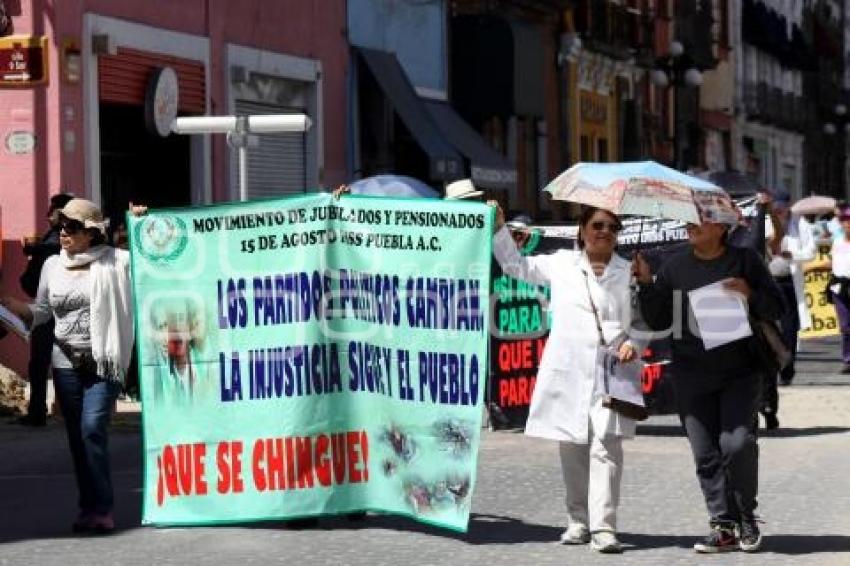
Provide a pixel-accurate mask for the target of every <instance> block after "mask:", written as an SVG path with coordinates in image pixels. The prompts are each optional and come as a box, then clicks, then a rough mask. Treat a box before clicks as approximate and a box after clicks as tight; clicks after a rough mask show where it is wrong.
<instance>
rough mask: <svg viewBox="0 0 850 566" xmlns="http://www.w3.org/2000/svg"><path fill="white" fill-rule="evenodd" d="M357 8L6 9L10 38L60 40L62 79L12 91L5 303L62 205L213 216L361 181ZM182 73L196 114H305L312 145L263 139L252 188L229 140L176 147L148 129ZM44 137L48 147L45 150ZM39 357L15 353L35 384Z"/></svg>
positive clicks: (159, 3) (177, 142)
mask: <svg viewBox="0 0 850 566" xmlns="http://www.w3.org/2000/svg"><path fill="white" fill-rule="evenodd" d="M345 5H346V4H345V1H344V0H322V2H304V1H302V0H279V1H276V2H267V1H263V0H240V1H239V2H232V1H229V0H181V1H180V2H173V1H170V0H148V1H145V2H138V1H136V0H62V1H61V2H55V1H53V2H49V1H46V0H0V15H2V14H3V12H5V14H6V15H7V16H8V17H9V18H10V21H11V26H10V27H9V28H7V29H6V31H5V32H3V31H2V30H0V34H4V33H5V35H7V36H8V37H5V38H4V37H0V40H3V39H7V40H8V39H10V38H12V39H14V38H17V37H19V36H22V37H25V36H30V37H36V38H39V37H45V38H46V39H47V46H48V48H47V67H46V74H47V77H46V78H47V80H46V82H45V83H43V84H40V85H29V86H26V85H21V86H13V87H3V88H0V142H2V147H0V207H2V208H0V210H2V225H0V229H2V246H3V247H2V264H0V267H1V268H2V272H0V273H1V274H2V279H0V295H7V294H14V295H18V296H21V290H20V286H19V285H18V276H19V275H20V273H21V272H22V270H23V268H24V265H25V261H26V258H25V257H24V256H23V254H22V252H21V245H20V239H21V237H23V236H29V235H33V234H37V233H41V232H43V231H44V229H45V226H46V223H45V214H46V211H47V203H48V200H49V197H50V195H52V194H54V193H56V192H59V191H71V192H73V193H75V194H77V195H80V196H84V197H86V198H89V199H91V200H94V201H96V202H99V203H100V204H101V205H102V206H103V207H104V210H105V211H106V212H107V213H108V214H109V215H110V216H111V217H112V219H113V223H115V222H120V221H122V220H123V218H122V214H123V210H125V209H126V207H127V203H128V201H135V202H144V203H148V204H151V205H153V206H175V205H188V204H203V203H210V202H217V201H225V200H237V199H238V198H240V196H244V197H247V198H256V197H261V196H269V195H275V194H287V193H293V192H302V191H305V190H313V189H315V188H316V187H319V186H325V187H327V186H336V185H337V184H338V183H341V182H344V181H345V180H346V123H347V122H346V98H347V97H346V88H347V78H346V76H347V72H348V69H347V67H348V61H349V54H348V44H347V40H346V37H345V28H346V7H345ZM166 67H167V68H171V69H173V70H174V71H175V73H176V74H177V77H178V84H179V90H178V99H179V113H180V115H230V114H245V113H251V114H257V113H266V114H268V113H305V114H307V115H308V116H309V117H310V118H311V120H312V122H313V127H312V128H311V129H310V130H309V131H308V132H306V133H304V134H280V135H276V136H269V137H265V136H261V137H260V139H259V145H258V146H257V147H256V148H251V149H249V160H248V179H249V181H248V184H247V186H246V187H245V188H244V189H241V190H240V187H239V186H238V179H237V166H236V151H235V150H233V149H231V148H230V147H229V146H228V145H227V143H226V140H225V137H224V136H223V135H214V136H209V135H201V136H177V135H173V134H172V135H170V136H167V137H162V136H160V135H157V134H156V133H154V132H152V131H151V128H149V127H146V124H145V111H146V102H145V98H146V96H148V95H149V93H148V90H149V89H150V81H151V76H153V74H154V73H155V72H156V71H157V70H158V69H161V68H166ZM33 140H34V144H33V143H32V141H33ZM25 350H26V348H25V347H23V346H22V343H21V342H20V340H18V339H17V338H15V337H8V338H6V339H4V340H2V341H0V363H2V364H4V365H6V366H9V367H11V368H12V369H13V370H15V371H17V372H18V373H21V374H24V373H25V371H24V368H25V363H26V353H25Z"/></svg>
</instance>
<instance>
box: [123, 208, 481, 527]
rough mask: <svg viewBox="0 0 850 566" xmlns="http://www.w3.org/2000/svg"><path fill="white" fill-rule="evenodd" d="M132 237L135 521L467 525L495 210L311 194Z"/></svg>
mask: <svg viewBox="0 0 850 566" xmlns="http://www.w3.org/2000/svg"><path fill="white" fill-rule="evenodd" d="M128 226H129V231H130V236H131V252H132V261H133V285H134V292H135V297H134V298H135V302H136V312H137V322H136V331H137V334H136V336H137V347H138V354H139V376H140V383H141V393H142V407H143V411H142V416H143V432H144V447H145V448H144V450H145V481H144V485H145V489H144V511H143V522H144V523H146V524H156V525H203V524H211V523H225V522H242V521H255V520H264V519H280V518H296V517H307V516H317V515H325V514H338V513H346V512H351V511H356V510H371V511H376V512H388V513H396V514H401V515H408V516H411V517H414V518H416V519H417V520H420V521H423V522H427V523H431V524H435V525H440V526H445V527H448V528H452V529H456V530H460V531H465V530H466V528H467V523H468V519H469V507H470V501H471V497H472V491H473V487H474V486H475V468H476V461H477V453H478V443H479V434H480V427H481V415H482V404H483V397H484V392H485V390H486V389H485V388H486V375H487V367H488V366H487V340H488V328H489V316H488V313H489V308H488V289H489V287H490V265H491V234H492V214H491V210H490V209H489V207H487V206H486V205H484V204H480V203H464V202H451V203H449V202H444V201H439V200H428V199H386V198H375V197H372V198H369V197H344V198H342V199H340V200H335V199H333V197H331V196H330V195H328V194H311V195H304V196H298V197H293V198H287V199H276V200H267V201H253V202H246V203H235V204H233V203H229V204H226V205H225V204H222V205H213V206H208V207H198V208H186V209H170V210H154V211H151V212H150V213H149V214H147V215H146V216H143V217H140V218H128Z"/></svg>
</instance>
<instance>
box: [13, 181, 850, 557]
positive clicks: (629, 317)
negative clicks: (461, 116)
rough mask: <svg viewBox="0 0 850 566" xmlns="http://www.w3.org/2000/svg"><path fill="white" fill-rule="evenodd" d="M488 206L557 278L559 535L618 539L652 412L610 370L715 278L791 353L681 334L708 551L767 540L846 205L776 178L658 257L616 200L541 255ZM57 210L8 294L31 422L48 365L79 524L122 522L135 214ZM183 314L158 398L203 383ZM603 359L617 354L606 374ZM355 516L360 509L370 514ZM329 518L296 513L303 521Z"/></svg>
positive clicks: (28, 245) (848, 257)
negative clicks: (631, 460) (768, 443)
mask: <svg viewBox="0 0 850 566" xmlns="http://www.w3.org/2000/svg"><path fill="white" fill-rule="evenodd" d="M348 192H349V189H348V187H346V186H342V187H340V188H339V189H337V190H336V191H335V192H334V195H333V198H334V199H335V200H336V201H337V202H343V203H344V202H345V199H346V198H348V197H346V196H345V195H346V193H348ZM447 194H448V196H447V197H446V200H447V201H449V202H451V201H475V200H479V201H480V200H482V199H483V193H482V192H481V191H478V190H476V188H475V187H474V186H473V185H472V183H471V182H470V181H468V180H467V181H460V182H457V183H454V184H453V185H450V186H449V187H448V189H447ZM340 199H342V201H340ZM489 204H490V206H491V207H492V208H493V209H494V211H495V223H494V225H493V229H494V235H493V254H494V258H495V260H496V262H497V264H498V265H499V266H500V268H501V270H502V271H503V272H504V273H505V274H507V275H510V276H511V277H514V278H515V279H518V280H522V281H525V282H527V283H530V284H533V285H541V286H546V287H548V288H549V289H550V290H551V295H550V296H549V297H548V310H549V311H550V312H551V321H552V322H551V330H550V333H549V337H548V343H547V344H548V345H547V347H546V349H545V352H544V354H543V356H542V359H541V360H540V363H539V368H538V371H537V382H536V385H535V386H534V389H533V394H532V396H531V398H530V410H529V413H528V417H527V422H526V424H525V433H526V434H528V435H531V436H537V437H541V438H545V439H550V440H554V441H556V442H558V445H559V447H560V458H561V467H562V471H563V477H564V482H565V486H566V493H567V497H566V509H567V514H566V516H567V529H566V530H565V531H564V533H563V534H562V536H561V539H560V540H561V543H563V544H569V545H576V544H586V543H590V545H591V547H592V548H593V549H594V550H597V551H599V552H602V553H619V552H621V551H622V546H621V544H620V542H619V541H618V539H617V536H616V533H617V510H618V506H619V504H620V501H619V499H620V498H619V492H620V480H621V477H622V471H623V467H624V465H625V460H626V458H625V457H624V445H623V440H624V439H628V438H632V437H634V435H635V430H636V422H637V420H642V419H643V418H646V415H645V408H644V407H643V402H642V400H641V399H640V398H639V397H640V394H638V398H637V399H636V398H635V397H634V396H632V397H631V398H629V397H628V395H623V396H620V395H619V394H618V393H615V392H614V386H613V385H611V383H610V382H609V380H613V381H619V382H631V383H633V384H636V383H637V384H639V383H640V380H641V370H640V365H639V359H640V357H641V352H643V351H644V349H645V348H646V347H647V345H648V344H649V343H650V342H651V341H652V340H655V339H657V338H658V336H659V334H660V333H665V332H669V329H670V328H672V327H673V326H674V325H675V324H677V322H676V321H682V320H686V319H688V317H689V316H695V317H696V318H697V319H698V321H697V325H698V326H699V324H700V321H699V318H700V317H701V316H709V315H710V314H711V313H710V312H707V311H706V307H705V306H699V300H698V294H699V293H700V292H703V291H705V290H706V289H708V288H711V287H712V286H715V287H717V286H719V290H717V291H716V292H718V293H720V295H722V296H723V297H729V296H734V297H740V298H741V299H743V303H742V304H745V305H746V309H747V312H746V313H745V317H746V318H745V320H746V319H749V321H750V322H751V324H753V325H757V324H758V321H766V322H770V323H772V326H771V328H773V329H774V331H777V333H776V336H775V337H776V338H777V339H778V340H779V341H781V343H782V345H783V346H784V349H785V354H787V356H789V358H788V359H786V360H785V361H784V362H783V363H781V364H769V363H762V361H760V360H761V359H763V356H762V357H760V354H758V353H757V352H756V350H755V349H754V348H757V347H758V345H754V342H755V341H757V340H758V337H757V336H753V335H752V334H751V333H747V334H745V335H740V336H739V335H733V336H732V337H731V338H730V337H729V336H726V335H725V334H729V333H730V332H731V333H732V334H734V331H729V332H727V331H724V335H722V336H720V337H719V338H717V337H715V339H716V340H718V343H717V344H709V343H708V342H707V341H706V340H707V339H708V338H707V336H708V334H705V335H701V334H702V332H700V330H695V329H694V328H693V327H692V326H688V325H685V326H684V327H682V328H681V329H680V331H679V332H677V333H675V334H674V336H673V338H672V352H671V356H672V363H673V364H674V367H675V369H676V373H675V383H674V387H675V392H676V398H677V407H676V412H678V414H679V416H680V418H681V422H682V426H683V429H684V431H685V433H686V436H687V439H688V441H689V443H690V445H691V449H692V451H693V457H694V462H695V465H696V475H697V478H698V480H699V485H700V487H701V488H702V491H703V494H704V496H705V502H706V506H707V509H708V512H709V519H710V525H711V530H710V533H709V535H708V536H707V537H706V538H705V539H704V540H701V541H699V542H697V543H696V544H695V545H694V548H695V549H696V551H697V552H703V553H714V552H720V551H725V550H732V549H740V550H743V551H746V552H755V551H758V550H759V548H760V546H761V542H762V537H761V533H760V530H759V527H758V518H757V514H756V507H757V485H758V477H757V476H758V447H757V444H756V439H757V434H758V429H759V421H758V418H757V414H758V412H759V411H761V412H762V414H763V415H764V419H765V429H766V430H768V431H770V430H773V429H775V428H777V427H778V426H779V422H778V417H777V412H778V396H777V394H776V386H777V384H781V385H789V384H790V383H791V382H792V380H793V378H794V361H793V358H794V353H795V352H796V348H797V334H798V331H799V330H800V328H801V327H805V325H806V324H807V321H808V320H809V318H808V311H807V309H806V300H805V297H804V296H803V295H802V294H801V293H802V285H801V275H802V268H801V266H802V264H803V263H805V262H808V261H811V260H812V259H813V258H814V256H815V240H816V237H819V238H820V239H821V240H823V239H824V238H832V239H833V240H834V243H833V244H832V254H831V257H832V262H831V264H829V265H822V266H821V267H820V269H831V271H832V277H831V279H830V288H829V293H830V296H831V299H832V301H834V303H835V305H836V308H837V311H838V316H839V318H840V320H841V328H842V330H843V329H850V320H848V317H850V314H848V313H850V299H848V298H847V293H848V282H850V263H848V262H850V244H848V241H850V240H847V237H846V236H845V234H847V235H850V209H848V208H845V207H843V206H841V205H836V208H835V211H834V216H832V217H831V219H827V220H817V219H815V218H813V217H812V216H810V215H809V216H802V215H799V214H792V213H791V210H790V203H789V199H788V197H787V195H784V194H782V193H779V194H774V195H771V194H770V193H768V192H763V193H760V194H759V195H758V198H757V201H756V203H755V215H754V216H753V217H752V218H749V219H748V218H745V217H744V216H743V214H742V212H741V209H740V208H738V207H737V205H736V204H735V203H734V202H732V201H730V200H728V199H727V200H722V199H721V200H719V201H715V202H713V203H709V204H703V205H701V206H699V207H698V212H699V215H700V217H699V221H698V222H689V223H687V224H686V226H685V228H686V234H687V242H677V243H675V245H672V246H668V249H667V251H666V252H665V253H664V254H663V258H662V261H660V262H659V261H658V258H657V257H656V258H654V259H652V260H648V259H647V257H644V254H643V253H642V251H641V250H639V249H638V250H637V251H634V252H632V253H631V254H628V255H626V254H623V255H621V254H618V253H617V250H616V248H617V243H618V235H619V234H620V232H621V230H622V229H623V222H622V220H621V218H620V217H619V216H618V215H617V214H615V213H614V212H612V211H610V210H606V209H603V208H599V207H594V206H584V207H583V212H582V214H581V217H580V218H579V220H578V225H577V233H576V235H575V249H560V250H557V251H555V252H554V253H550V254H532V253H528V252H529V250H530V249H532V248H533V246H532V247H529V245H528V244H529V241H530V240H533V239H536V240H537V241H539V237H540V234H539V233H537V232H536V230H535V228H533V227H531V226H530V224H531V219H530V217H528V216H527V215H522V216H520V217H517V218H516V219H514V220H513V221H511V222H506V220H505V214H504V212H503V210H502V208H501V207H500V205H499V204H498V203H497V202H495V201H490V202H489ZM131 212H132V214H133V215H134V216H136V217H139V218H140V217H143V216H144V215H145V214H146V213H147V209H146V207H144V206H132V205H131ZM47 220H48V230H47V232H46V233H45V235H44V236H43V237H42V238H41V239H40V240H39V241H27V242H24V247H23V249H22V251H23V253H25V254H26V255H27V256H28V257H29V262H28V265H27V269H26V271H25V272H24V274H23V275H22V276H21V287H22V290H23V291H24V292H25V293H26V294H27V295H28V296H29V297H30V300H31V301H32V302H30V303H27V302H24V301H21V300H18V299H15V298H13V297H4V298H2V300H0V304H2V305H3V307H5V308H6V309H8V310H9V311H10V312H11V313H13V314H14V315H17V316H18V317H19V318H20V319H21V321H22V322H23V325H24V326H26V327H27V328H29V329H30V333H29V339H30V346H31V355H30V357H31V361H30V365H29V370H30V374H29V381H30V383H31V394H30V403H29V412H28V413H27V414H26V415H25V416H23V417H21V418H20V419H19V420H18V421H17V422H18V423H20V424H21V425H25V426H30V427H41V426H44V425H45V423H46V421H47V413H48V411H47V405H46V387H45V385H46V382H47V379H48V373H50V374H52V378H53V383H54V387H55V390H56V398H57V399H56V400H57V404H58V408H59V411H60V413H61V416H62V420H63V421H64V423H65V427H66V430H67V435H68V445H69V447H70V451H71V456H72V459H73V463H74V470H75V475H76V480H77V486H78V492H79V514H78V516H77V518H76V519H75V520H74V522H73V525H72V528H73V530H74V531H75V532H78V533H109V532H111V531H112V530H113V529H114V521H113V516H112V509H113V505H114V501H113V492H112V484H111V476H110V464H109V450H108V425H109V421H110V416H111V414H112V412H113V410H114V406H115V402H116V400H117V399H118V397H119V396H121V395H126V394H127V393H128V392H129V393H132V394H133V395H134V396H135V395H138V393H137V392H136V391H137V388H138V383H134V379H133V378H131V373H135V368H134V366H135V360H133V363H131V357H133V356H134V336H133V328H134V317H136V316H139V315H138V313H135V312H134V308H135V307H134V303H133V298H132V294H133V284H132V281H131V274H130V268H129V254H128V252H127V251H126V250H125V249H122V248H126V247H127V245H128V243H127V239H126V228H125V227H124V226H123V225H121V226H119V227H118V228H117V229H116V230H113V231H109V230H108V226H109V222H108V219H106V218H104V216H103V213H102V212H101V210H100V209H99V208H98V207H97V205H96V204H94V203H92V202H90V201H87V200H85V199H81V198H76V197H74V196H73V195H71V194H66V193H62V194H58V195H56V196H54V197H52V198H51V201H50V207H49V211H48V219H47ZM765 223H766V226H767V228H766V229H765ZM818 230H819V231H820V232H819V233H818V232H817V231H818ZM649 255H650V256H651V255H652V254H649ZM352 285H353V283H352ZM397 285H398V284H397V283H396V286H397ZM386 286H387V288H389V283H388V282H387V284H386ZM326 290H327V289H326ZM364 290H365V289H364ZM269 292H271V291H269ZM289 292H290V293H292V296H297V295H298V294H299V291H298V287H297V286H295V285H294V284H293V285H292V286H291V291H289ZM695 293H696V294H695ZM281 300H283V299H281ZM354 300H355V302H356V301H357V299H354ZM360 300H364V301H365V300H366V299H363V298H361V299H360ZM395 300H396V301H398V298H397V297H396V299H395ZM366 304H367V303H361V306H360V308H365V305H366ZM389 304H390V305H391V303H389ZM187 308H188V309H189V310H191V306H189V307H187ZM317 308H318V307H317ZM717 308H719V307H717ZM710 310H711V307H709V308H708V311H710ZM316 312H318V311H316ZM355 312H356V308H355ZM388 313H389V311H388ZM173 315H174V313H171V314H170V315H162V316H165V317H166V318H164V319H163V320H162V322H155V325H160V324H161V325H163V328H166V329H170V330H168V332H169V336H172V332H177V334H176V335H175V336H176V338H174V339H175V340H177V342H173V341H169V354H174V356H173V357H172V358H171V359H172V360H173V361H172V362H171V363H172V366H171V371H172V373H171V375H172V376H174V378H173V379H172V378H169V377H168V376H162V375H161V376H159V377H156V378H155V379H156V382H155V384H154V385H152V387H154V388H155V389H156V390H157V393H156V398H157V399H161V397H162V396H163V395H164V394H165V395H166V396H173V397H175V398H177V396H191V395H192V392H193V388H197V387H199V384H200V383H201V382H202V381H203V380H202V379H199V378H198V373H197V372H198V371H199V369H198V367H196V366H198V365H199V364H198V361H197V360H194V361H193V358H192V357H191V355H190V354H188V353H190V352H191V351H192V346H191V344H193V343H194V342H192V341H187V340H188V339H187V336H190V335H191V336H196V334H193V333H190V332H189V327H191V326H192V325H193V324H195V323H193V322H191V320H190V319H191V317H189V318H186V317H187V316H188V315H187V314H186V313H185V312H184V314H183V315H182V316H178V317H177V318H178V319H179V320H178V319H174V318H173ZM314 316H317V315H315V314H314ZM387 316H390V315H389V314H387ZM308 318H309V316H308ZM181 320H182V321H183V322H182V324H183V326H182V327H181V326H180V325H181V322H180V321H181ZM187 321H188V322H187ZM396 323H398V319H397V318H396ZM187 325H188V326H187ZM178 327H179V328H178ZM180 328H182V329H183V330H182V331H181V330H180ZM701 330H702V331H703V332H704V330H705V329H704V328H702V329H701ZM180 336H183V338H180ZM169 340H171V339H169ZM848 344H850V330H848V331H845V333H844V342H843V347H844V354H843V355H844V358H843V359H844V363H845V365H844V368H843V370H842V371H843V372H845V373H846V372H847V371H848V369H847V368H849V367H850V358H848V357H847V356H848V355H850V354H848V352H850V346H848ZM181 348H183V349H181ZM187 348H188V349H187ZM172 350H173V352H172ZM184 350H185V352H187V354H185V355H184V354H181V352H184ZM332 351H333V352H334V353H336V349H333V350H332ZM777 351H779V350H775V351H771V353H769V355H768V357H771V356H775V355H778V354H776V352H777ZM754 352H756V353H754ZM374 355H377V354H373V356H374ZM181 356H182V357H181ZM180 360H184V361H182V362H181V361H180ZM175 364H180V367H175ZM387 364H389V362H387ZM600 367H602V368H605V369H604V371H605V372H606V373H605V375H604V378H600V374H599V372H600ZM181 368H182V369H181ZM287 371H289V370H288V369H287ZM338 371H339V370H338V369H337V372H338ZM609 372H610V373H609ZM135 379H138V378H137V377H136V378H135ZM308 379H309V377H308ZM337 379H338V378H337ZM163 380H165V381H163ZM271 383H272V382H271V381H269V382H268V384H269V385H268V387H271ZM163 387H165V388H166V389H165V390H163V389H162V388H163ZM253 387H254V386H253V383H252V391H253ZM300 387H301V385H300V384H299V388H300ZM363 387H365V385H363ZM169 388H170V389H169ZM163 391H166V393H163ZM269 391H271V389H269ZM253 395H254V394H253V393H252V396H253ZM618 396H619V397H618ZM620 397H622V398H620ZM435 399H436V397H435ZM365 438H366V437H365V433H363V440H364V441H365ZM281 447H282V445H281ZM281 449H282V448H281ZM485 473H486V471H485ZM270 477H271V476H270ZM264 481H265V480H264ZM270 481H271V480H270ZM290 481H292V480H290ZM264 485H265V484H264ZM160 497H161V495H160ZM349 516H350V517H351V518H352V519H362V518H363V517H364V516H365V514H364V513H362V512H357V513H349ZM315 522H316V520H315V519H298V520H293V521H292V522H291V524H292V525H293V526H299V527H304V526H310V525H313V524H315Z"/></svg>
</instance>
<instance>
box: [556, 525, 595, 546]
mask: <svg viewBox="0 0 850 566" xmlns="http://www.w3.org/2000/svg"><path fill="white" fill-rule="evenodd" d="M589 542H590V531H588V530H587V527H585V526H584V525H579V524H576V523H574V524H572V525H570V526H569V527H568V528H567V530H566V531H564V532H563V533H562V534H561V544H587V543H589Z"/></svg>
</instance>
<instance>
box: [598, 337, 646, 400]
mask: <svg viewBox="0 0 850 566" xmlns="http://www.w3.org/2000/svg"><path fill="white" fill-rule="evenodd" d="M596 355H597V359H596V367H597V368H598V369H597V371H599V372H600V375H599V379H603V380H604V379H605V375H606V370H607V377H608V386H607V392H608V395H609V396H611V397H613V398H615V399H620V400H621V401H628V402H629V403H634V404H635V405H640V406H644V403H643V390H642V389H641V382H640V376H641V373H642V371H643V366H644V363H643V362H642V361H640V360H635V361H633V362H629V363H627V364H622V363H620V362H619V360H618V359H617V355H616V354H615V353H613V352H611V351H610V350H608V349H607V348H597V350H596ZM600 385H601V390H602V391H605V390H606V388H605V384H604V383H602V384H600Z"/></svg>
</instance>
